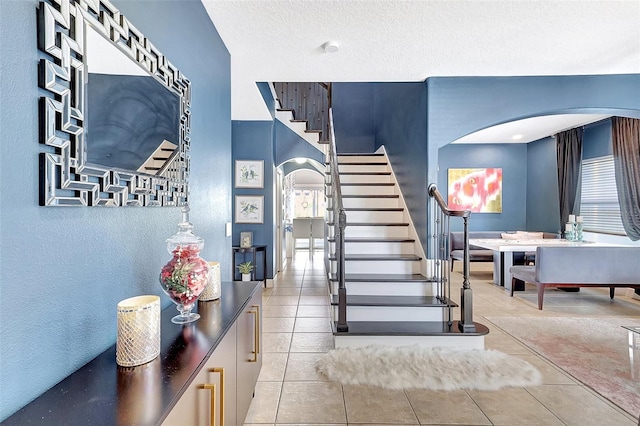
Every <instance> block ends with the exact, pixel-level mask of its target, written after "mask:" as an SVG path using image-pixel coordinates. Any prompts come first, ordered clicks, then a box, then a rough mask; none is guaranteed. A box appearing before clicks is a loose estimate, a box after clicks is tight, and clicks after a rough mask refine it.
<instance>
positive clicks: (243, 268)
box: [236, 262, 253, 281]
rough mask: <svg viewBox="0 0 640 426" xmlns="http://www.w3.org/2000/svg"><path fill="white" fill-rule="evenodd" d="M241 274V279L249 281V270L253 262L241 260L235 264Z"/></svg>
mask: <svg viewBox="0 0 640 426" xmlns="http://www.w3.org/2000/svg"><path fill="white" fill-rule="evenodd" d="M236 268H238V271H239V272H240V274H241V275H242V281H251V271H253V263H251V262H243V263H241V264H239V265H238V266H236Z"/></svg>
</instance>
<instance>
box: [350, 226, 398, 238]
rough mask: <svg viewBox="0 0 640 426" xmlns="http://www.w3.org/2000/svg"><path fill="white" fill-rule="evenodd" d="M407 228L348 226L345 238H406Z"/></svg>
mask: <svg viewBox="0 0 640 426" xmlns="http://www.w3.org/2000/svg"><path fill="white" fill-rule="evenodd" d="M408 236H409V227H408V226H348V225H347V227H346V228H345V237H346V238H358V237H408Z"/></svg>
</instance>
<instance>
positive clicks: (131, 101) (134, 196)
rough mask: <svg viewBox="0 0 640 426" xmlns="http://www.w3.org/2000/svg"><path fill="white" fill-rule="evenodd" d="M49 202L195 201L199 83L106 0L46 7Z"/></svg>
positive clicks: (44, 175) (69, 0) (42, 26)
mask: <svg viewBox="0 0 640 426" xmlns="http://www.w3.org/2000/svg"><path fill="white" fill-rule="evenodd" d="M38 47H39V49H40V50H41V51H42V52H43V53H44V54H45V55H44V57H43V58H42V59H41V60H40V68H39V85H40V87H41V88H43V89H45V90H46V92H45V95H44V96H42V97H41V98H40V142H41V143H42V144H43V146H44V148H43V152H41V153H40V205H43V206H182V205H184V204H186V203H187V198H188V186H187V178H188V174H189V143H190V137H189V133H190V107H191V92H190V82H189V80H187V79H186V78H185V77H184V76H183V75H182V74H181V73H180V71H179V70H178V69H176V68H175V67H174V66H173V65H171V64H170V63H169V61H168V60H167V58H165V57H164V56H163V55H162V54H161V53H160V52H159V51H158V50H157V49H156V48H155V47H154V46H153V45H152V44H151V42H150V41H149V40H148V39H147V38H146V37H145V36H144V35H143V34H141V33H140V31H138V30H137V29H136V28H135V27H134V26H133V25H131V23H130V22H129V21H128V20H127V19H126V18H125V17H124V16H123V15H122V14H121V13H120V12H119V11H118V10H117V9H116V8H115V7H114V6H113V5H111V3H109V2H108V1H107V0H48V1H42V2H41V3H40V7H39V9H38Z"/></svg>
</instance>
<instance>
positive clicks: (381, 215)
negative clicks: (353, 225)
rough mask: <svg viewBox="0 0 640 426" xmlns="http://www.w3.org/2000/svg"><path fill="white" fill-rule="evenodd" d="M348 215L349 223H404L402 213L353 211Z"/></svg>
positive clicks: (348, 212)
mask: <svg viewBox="0 0 640 426" xmlns="http://www.w3.org/2000/svg"><path fill="white" fill-rule="evenodd" d="M346 213H347V219H348V220H349V222H377V223H401V222H403V221H404V212H402V211H399V212H398V211H372V210H351V211H347V212H346Z"/></svg>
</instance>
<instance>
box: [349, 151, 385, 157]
mask: <svg viewBox="0 0 640 426" xmlns="http://www.w3.org/2000/svg"><path fill="white" fill-rule="evenodd" d="M338 157H384V154H382V153H380V152H374V153H362V152H339V153H338Z"/></svg>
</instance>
